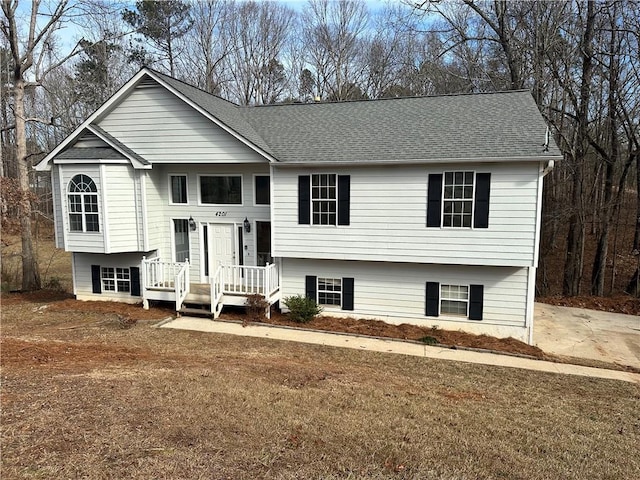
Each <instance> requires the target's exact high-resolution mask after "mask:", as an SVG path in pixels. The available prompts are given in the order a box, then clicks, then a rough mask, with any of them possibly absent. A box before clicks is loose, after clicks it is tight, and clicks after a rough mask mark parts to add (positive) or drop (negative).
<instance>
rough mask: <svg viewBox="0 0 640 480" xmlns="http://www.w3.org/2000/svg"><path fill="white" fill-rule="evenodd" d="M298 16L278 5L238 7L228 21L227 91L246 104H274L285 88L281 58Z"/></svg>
mask: <svg viewBox="0 0 640 480" xmlns="http://www.w3.org/2000/svg"><path fill="white" fill-rule="evenodd" d="M294 15H295V13H294V12H293V10H291V9H290V8H288V7H287V6H285V5H280V4H277V3H275V2H262V3H257V2H254V1H248V2H242V3H240V4H237V5H236V6H235V8H234V10H233V13H232V17H230V18H228V20H227V29H226V34H227V35H228V38H229V39H230V53H229V55H228V56H227V68H228V69H229V72H230V73H231V78H230V81H229V82H228V84H227V85H226V86H225V88H227V90H228V92H229V95H230V97H231V98H233V99H234V100H236V101H237V102H238V103H240V104H243V105H249V104H254V103H263V104H264V103H273V102H274V101H276V100H277V99H278V98H279V97H280V94H281V93H282V92H283V91H284V89H285V86H286V85H285V78H284V67H283V66H282V63H281V62H280V57H281V56H282V55H283V53H284V48H285V45H286V43H287V41H288V32H289V30H290V27H291V25H292V23H293V18H294Z"/></svg>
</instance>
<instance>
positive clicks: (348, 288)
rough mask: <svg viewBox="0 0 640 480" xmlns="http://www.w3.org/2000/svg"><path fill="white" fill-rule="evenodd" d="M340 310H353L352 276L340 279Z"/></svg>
mask: <svg viewBox="0 0 640 480" xmlns="http://www.w3.org/2000/svg"><path fill="white" fill-rule="evenodd" d="M342 310H353V278H343V279H342Z"/></svg>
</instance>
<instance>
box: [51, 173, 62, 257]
mask: <svg viewBox="0 0 640 480" xmlns="http://www.w3.org/2000/svg"><path fill="white" fill-rule="evenodd" d="M58 170H59V167H58V166H57V165H52V167H51V195H52V199H53V220H54V224H55V237H56V247H57V248H64V229H63V221H62V208H63V207H62V197H61V195H60V176H59V172H58Z"/></svg>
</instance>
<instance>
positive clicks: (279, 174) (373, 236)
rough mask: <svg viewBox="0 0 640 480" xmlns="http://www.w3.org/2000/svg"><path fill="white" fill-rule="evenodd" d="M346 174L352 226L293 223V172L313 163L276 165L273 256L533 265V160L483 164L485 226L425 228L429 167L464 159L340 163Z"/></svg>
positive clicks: (432, 170) (447, 167)
mask: <svg viewBox="0 0 640 480" xmlns="http://www.w3.org/2000/svg"><path fill="white" fill-rule="evenodd" d="M336 170H338V171H337V173H338V174H339V175H342V174H345V175H350V176H351V200H350V217H351V219H350V226H349V229H348V232H345V231H344V230H343V229H327V228H323V227H320V226H315V225H310V226H309V225H305V226H304V227H301V226H300V225H298V215H297V214H298V212H297V208H296V206H297V205H298V184H297V182H298V175H309V174H313V173H321V170H320V171H319V169H312V168H302V167H300V168H298V167H296V168H291V167H289V168H286V167H279V166H276V167H275V168H274V174H273V188H274V194H273V203H272V205H271V206H272V215H273V218H274V225H273V231H274V254H273V255H274V257H293V258H317V259H345V260H372V261H389V262H417V263H440V264H445V263H446V264H465V265H496V266H521V267H524V266H532V265H533V263H534V253H535V251H536V246H535V236H536V205H537V193H538V179H539V164H538V163H537V162H527V163H520V164H483V165H481V166H475V168H474V170H475V171H476V172H479V171H482V172H487V173H491V200H490V204H489V228H483V229H474V228H460V229H450V228H426V208H427V184H428V177H429V174H430V173H440V174H442V173H443V172H444V171H457V170H460V171H468V170H470V169H469V166H463V165H455V164H446V165H411V166H407V165H396V166H370V167H354V168H346V167H343V168H340V169H336Z"/></svg>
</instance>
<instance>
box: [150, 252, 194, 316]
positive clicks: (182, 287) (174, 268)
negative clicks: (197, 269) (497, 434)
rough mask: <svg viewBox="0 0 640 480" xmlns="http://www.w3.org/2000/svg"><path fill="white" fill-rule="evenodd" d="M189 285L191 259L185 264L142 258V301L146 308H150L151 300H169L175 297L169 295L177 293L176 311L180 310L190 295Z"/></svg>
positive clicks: (155, 258) (156, 258)
mask: <svg viewBox="0 0 640 480" xmlns="http://www.w3.org/2000/svg"><path fill="white" fill-rule="evenodd" d="M189 285H190V282H189V259H187V260H186V261H185V262H163V261H161V260H160V258H159V257H154V258H149V259H147V258H146V257H143V258H142V286H143V293H142V299H143V305H144V307H145V308H148V307H149V300H168V299H169V297H173V295H170V296H168V295H167V294H168V293H170V292H171V293H172V292H175V302H176V310H179V309H180V308H181V307H182V302H184V299H185V298H186V296H187V294H188V293H189ZM151 292H156V294H152V293H151ZM171 299H172V300H173V299H174V298H171Z"/></svg>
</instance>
